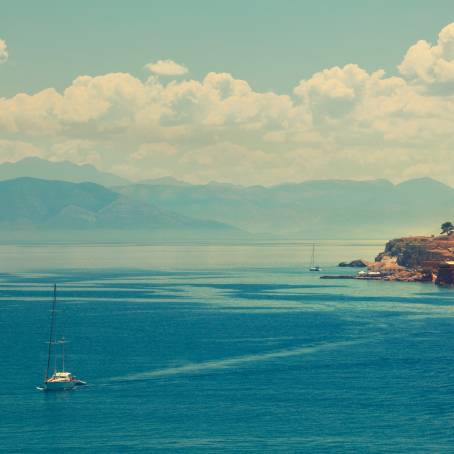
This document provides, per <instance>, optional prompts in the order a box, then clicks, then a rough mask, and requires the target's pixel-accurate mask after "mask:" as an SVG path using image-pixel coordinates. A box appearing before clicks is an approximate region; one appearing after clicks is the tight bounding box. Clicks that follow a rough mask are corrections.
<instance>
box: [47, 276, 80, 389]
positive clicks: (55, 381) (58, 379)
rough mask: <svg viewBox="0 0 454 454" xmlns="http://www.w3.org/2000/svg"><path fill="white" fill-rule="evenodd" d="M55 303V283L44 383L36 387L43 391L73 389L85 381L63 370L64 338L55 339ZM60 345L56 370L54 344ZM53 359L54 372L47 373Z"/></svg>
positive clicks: (56, 356) (56, 354) (55, 286)
mask: <svg viewBox="0 0 454 454" xmlns="http://www.w3.org/2000/svg"><path fill="white" fill-rule="evenodd" d="M56 304H57V285H54V298H53V301H52V310H51V316H50V334H49V349H48V352H47V368H46V375H45V377H44V384H43V386H42V387H39V388H38V389H40V390H44V391H67V390H70V389H73V388H74V387H76V386H80V385H85V384H86V383H85V382H83V381H82V380H79V379H78V378H76V377H75V376H74V375H72V374H71V373H70V372H67V371H65V338H64V337H62V338H61V339H59V340H57V339H56V329H57V328H56V311H55V306H56ZM58 345H59V346H61V351H60V360H61V369H60V370H58V367H57V362H58V361H57V360H58V353H57V351H56V346H58ZM52 358H53V359H54V372H53V373H52V375H49V371H50V365H51V359H52Z"/></svg>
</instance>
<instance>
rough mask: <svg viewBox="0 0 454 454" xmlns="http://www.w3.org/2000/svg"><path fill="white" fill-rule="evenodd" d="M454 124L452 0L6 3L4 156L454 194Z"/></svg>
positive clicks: (1, 108)
mask: <svg viewBox="0 0 454 454" xmlns="http://www.w3.org/2000/svg"><path fill="white" fill-rule="evenodd" d="M92 3H94V4H95V6H93V5H92ZM394 3H396V4H394ZM453 129H454V13H453V8H452V2H450V1H444V0H436V1H434V2H427V1H424V2H423V1H419V0H413V1H403V0H401V1H399V2H390V1H373V2H372V1H361V2H360V1H356V0H355V1H353V0H351V1H343V2H339V1H324V2H313V1H311V2H309V1H282V0H281V1H267V0H261V1H252V0H250V1H244V0H243V1H236V0H234V1H232V0H230V1H229V2H216V1H197V0H194V1H192V2H186V1H183V0H181V1H169V0H167V1H159V2H158V1H151V0H135V1H134V0H130V1H129V2H124V1H113V0H110V1H103V0H102V1H101V0H98V1H83V0H78V1H77V2H63V1H45V0H44V1H40V2H32V1H29V0H28V1H20V0H15V1H4V2H2V4H1V5H0V161H14V160H17V159H20V158H23V157H25V156H31V155H36V156H42V157H44V158H47V159H54V160H57V159H69V160H72V161H74V162H78V163H82V162H90V163H92V164H95V165H96V166H97V167H99V168H101V169H103V170H108V171H113V172H115V173H118V174H121V175H123V176H127V177H130V178H135V179H140V178H151V177H159V176H164V175H173V176H175V177H177V178H182V179H186V180H190V181H196V182H205V181H208V180H219V181H230V182H237V183H242V184H256V183H259V184H273V183H278V182H281V181H302V180H306V179H312V178H353V179H364V178H382V177H385V178H389V179H392V180H394V181H399V180H402V179H408V178H412V177H417V176H432V177H434V178H438V179H440V180H442V181H445V182H447V183H450V184H454V164H452V157H454V154H453V153H454V137H453V136H454V135H453V134H452V131H453Z"/></svg>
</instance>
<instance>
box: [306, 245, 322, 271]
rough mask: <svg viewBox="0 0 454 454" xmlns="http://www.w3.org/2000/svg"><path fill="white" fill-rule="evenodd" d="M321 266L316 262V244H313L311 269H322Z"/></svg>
mask: <svg viewBox="0 0 454 454" xmlns="http://www.w3.org/2000/svg"><path fill="white" fill-rule="evenodd" d="M321 270H322V269H321V267H320V266H319V265H316V264H315V244H312V257H311V265H310V267H309V271H321Z"/></svg>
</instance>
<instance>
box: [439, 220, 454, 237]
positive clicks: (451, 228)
mask: <svg viewBox="0 0 454 454" xmlns="http://www.w3.org/2000/svg"><path fill="white" fill-rule="evenodd" d="M452 232H454V225H452V222H449V221H447V222H443V224H441V234H442V235H443V233H446V235H451V233H452Z"/></svg>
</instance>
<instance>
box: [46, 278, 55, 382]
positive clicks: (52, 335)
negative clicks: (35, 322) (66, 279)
mask: <svg viewBox="0 0 454 454" xmlns="http://www.w3.org/2000/svg"><path fill="white" fill-rule="evenodd" d="M56 303H57V284H54V298H53V300H52V310H51V316H50V333H49V349H48V351H47V368H46V380H47V379H48V378H49V368H50V357H51V354H52V340H53V338H54V333H55V305H56Z"/></svg>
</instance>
